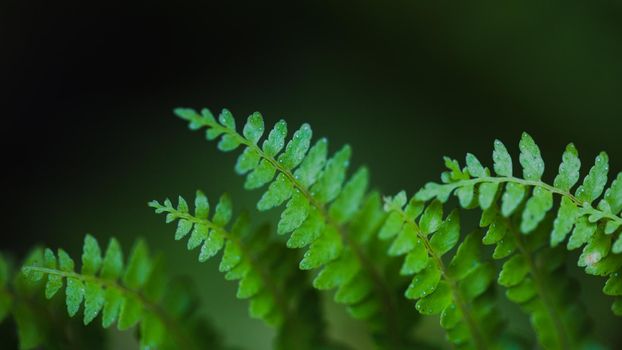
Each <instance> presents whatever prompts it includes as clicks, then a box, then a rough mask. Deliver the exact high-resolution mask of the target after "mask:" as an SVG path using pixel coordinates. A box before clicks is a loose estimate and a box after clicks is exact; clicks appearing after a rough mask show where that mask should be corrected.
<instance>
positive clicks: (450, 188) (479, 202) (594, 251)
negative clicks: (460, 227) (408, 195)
mask: <svg viewBox="0 0 622 350" xmlns="http://www.w3.org/2000/svg"><path fill="white" fill-rule="evenodd" d="M519 146H520V150H521V153H520V164H521V166H522V168H523V177H522V178H519V177H516V176H514V175H513V167H512V158H511V156H510V154H509V153H508V151H507V149H506V147H505V146H504V145H503V143H501V141H498V140H496V141H495V144H494V152H493V160H494V170H495V172H496V176H493V175H491V172H490V170H488V169H487V168H485V167H484V166H482V164H481V163H480V161H479V160H478V159H477V158H476V157H475V156H474V155H472V154H467V157H466V163H467V166H466V167H465V168H464V169H461V168H460V166H459V164H458V162H457V161H455V160H452V159H449V158H445V164H446V166H447V167H448V169H449V171H448V172H445V173H443V175H442V176H441V179H442V181H443V183H441V184H438V183H428V184H426V186H425V187H424V188H423V189H421V190H420V191H419V192H418V193H417V194H416V196H415V197H416V198H417V199H418V200H422V201H427V200H430V199H432V198H437V199H438V200H440V201H442V202H445V201H447V199H448V198H449V195H451V194H452V193H455V194H456V196H458V197H459V199H460V205H461V206H463V207H465V208H471V207H478V206H479V207H481V208H482V210H486V209H488V208H489V207H491V205H492V204H493V203H495V201H496V200H497V199H498V198H501V214H502V215H503V216H504V217H509V216H511V215H512V214H513V213H514V212H516V211H517V210H518V209H519V208H523V209H522V213H521V215H520V218H521V220H520V230H521V232H522V233H523V234H530V233H531V232H532V231H534V230H535V229H536V228H537V227H538V226H539V225H540V223H541V222H542V221H543V220H544V218H545V217H546V215H547V213H548V212H549V211H550V210H551V209H553V206H554V201H553V196H554V195H557V196H559V197H560V198H561V201H560V205H559V209H558V210H557V214H556V219H555V222H554V225H553V228H552V230H551V234H550V239H549V241H550V245H551V246H553V247H554V246H557V245H558V244H559V243H561V242H563V241H564V240H565V239H566V236H567V235H568V234H569V233H570V232H571V231H572V234H571V235H570V238H569V240H568V243H567V246H566V248H567V249H568V250H573V249H577V248H580V247H582V246H584V248H583V253H582V254H581V257H580V258H579V262H578V265H579V266H581V267H585V271H586V272H587V273H588V274H591V275H597V276H605V277H609V279H608V280H607V284H606V285H605V288H604V289H603V291H604V292H605V293H606V294H608V295H613V296H616V297H618V298H617V299H616V302H614V304H613V305H612V310H613V312H614V313H615V314H618V315H622V301H620V299H619V297H620V296H622V288H617V287H615V288H613V286H617V285H618V284H622V283H621V282H618V280H619V278H618V277H617V276H618V275H617V274H615V272H617V271H619V270H620V269H622V254H620V253H622V235H620V228H621V227H622V217H620V213H621V212H622V173H620V174H618V176H617V177H616V179H615V180H614V181H612V183H611V186H610V187H609V188H608V189H607V190H606V191H605V187H606V184H607V175H608V173H609V164H608V162H609V159H608V156H607V154H606V153H604V152H601V153H600V154H599V155H598V156H597V157H596V160H595V164H594V166H592V167H591V168H590V170H589V173H588V175H587V176H585V178H584V179H583V182H582V184H581V185H580V186H579V187H578V188H577V189H576V190H575V191H574V193H572V192H571V189H572V188H573V187H574V185H575V184H576V183H577V182H578V181H579V179H580V174H579V170H580V167H581V161H580V160H579V156H578V151H577V150H576V148H575V146H574V145H573V144H569V145H568V146H567V147H566V150H565V152H564V154H563V156H562V163H561V165H560V166H559V172H558V174H557V176H556V177H555V180H554V183H553V185H551V184H547V183H546V182H544V181H542V179H541V178H542V175H543V174H544V168H545V165H544V161H543V160H542V157H541V155H540V149H539V148H538V146H537V145H536V143H535V141H534V140H533V139H532V138H531V136H529V135H528V134H526V133H523V135H522V137H521V141H520V144H519ZM503 187H505V191H504V193H503V195H502V196H497V194H498V193H499V192H500V191H501V190H502V189H503ZM530 190H532V191H531V197H529V191H530ZM603 193H604V195H603ZM601 195H602V197H601ZM599 198H600V201H599V202H598V205H597V206H596V207H594V206H593V205H592V203H593V202H594V201H596V200H598V199H599ZM614 238H615V239H614ZM612 242H613V243H612ZM607 285H608V286H607Z"/></svg>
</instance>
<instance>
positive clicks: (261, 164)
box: [175, 108, 405, 348]
mask: <svg viewBox="0 0 622 350" xmlns="http://www.w3.org/2000/svg"><path fill="white" fill-rule="evenodd" d="M175 113H176V114H177V115H178V116H179V117H181V118H182V119H185V120H187V121H188V122H189V127H190V129H193V130H197V129H201V128H203V127H205V128H206V129H207V131H206V138H207V139H208V140H215V139H216V138H220V141H219V142H218V148H219V149H220V150H222V151H225V152H227V151H232V150H234V149H236V148H238V147H240V146H241V147H242V148H243V151H242V153H241V154H240V156H239V157H238V159H237V163H236V166H235V170H236V172H237V173H238V174H240V175H246V181H245V183H244V187H245V188H246V189H249V190H250V189H257V188H261V187H264V186H267V190H266V192H265V193H264V194H263V196H262V197H261V199H260V200H259V202H258V203H257V208H258V209H259V210H261V211H263V210H268V209H271V208H274V207H278V206H281V205H282V204H284V203H286V206H285V209H284V210H283V211H282V213H281V217H280V220H279V223H278V230H277V231H278V233H279V234H290V236H289V239H288V241H287V246H288V247H290V248H306V252H305V253H304V257H303V259H302V260H301V261H300V264H299V267H300V268H301V269H303V270H313V269H321V271H320V272H319V274H318V275H317V277H316V279H315V281H314V283H313V284H314V286H315V287H316V288H318V289H334V288H336V289H337V293H336V294H335V300H336V301H337V302H339V303H342V304H345V305H348V306H349V308H350V310H351V311H352V312H351V313H352V314H353V315H355V316H358V317H360V318H364V319H367V320H372V319H378V318H382V319H384V320H385V321H384V323H383V324H384V325H385V327H384V332H385V333H386V334H387V335H388V338H389V339H391V340H390V341H391V342H393V346H394V347H395V348H397V347H400V346H401V345H399V343H401V342H402V340H401V335H400V334H396V332H397V333H399V332H401V331H402V330H403V329H404V328H405V327H404V326H402V325H400V324H399V319H400V317H399V315H398V310H397V308H396V305H397V303H396V298H395V296H394V288H393V287H392V286H390V285H389V284H388V282H387V280H386V278H385V276H384V275H383V272H382V271H379V270H378V269H377V267H376V266H375V265H374V264H372V262H371V260H370V258H369V256H368V253H367V251H366V249H367V247H366V246H365V244H364V243H365V242H363V241H359V240H357V238H356V237H354V236H356V235H352V234H351V230H350V226H352V225H355V223H354V221H353V218H354V216H355V215H357V213H359V212H360V208H361V205H362V203H363V200H364V199H365V198H367V197H368V195H367V187H368V177H369V175H368V171H367V169H365V168H361V169H359V170H357V171H356V172H355V173H354V175H353V176H352V177H351V178H350V179H349V180H347V181H346V178H347V176H346V173H347V169H348V165H349V159H350V154H351V149H350V147H349V146H347V145H346V146H344V147H342V148H341V149H340V150H339V151H337V152H336V153H335V154H334V155H333V156H332V157H330V158H329V157H328V156H327V152H328V142H327V140H326V139H325V138H322V139H320V140H318V141H316V143H315V144H314V145H313V146H311V138H312V131H311V127H310V126H309V125H308V124H303V125H302V126H301V127H300V128H299V129H298V130H297V131H296V132H295V133H294V134H293V136H292V138H291V140H290V141H289V142H287V145H286V144H285V141H286V136H287V124H286V122H285V121H283V120H281V121H279V122H278V123H277V124H276V125H275V126H274V128H273V129H272V130H271V131H270V132H269V134H268V136H267V138H266V139H265V140H264V141H263V143H262V144H261V146H259V141H260V139H261V138H262V136H263V134H264V131H265V126H264V121H263V118H262V116H261V115H260V114H259V113H253V114H252V115H251V116H249V117H248V120H247V122H246V124H245V125H244V127H243V131H242V134H240V133H238V132H237V131H236V122H235V119H234V118H233V116H232V114H231V113H230V112H229V111H228V110H226V109H225V110H223V111H222V113H221V114H220V115H219V117H218V121H217V120H216V119H215V118H214V117H213V115H212V114H211V112H210V111H209V110H207V109H203V110H202V111H201V114H198V113H197V112H195V111H194V110H192V109H185V108H179V109H176V110H175ZM378 212H380V215H382V212H381V211H380V210H379V209H378ZM372 216H374V217H376V214H373V215H372ZM369 224H370V225H377V222H369ZM365 230H368V228H365ZM372 296H375V297H374V298H372Z"/></svg>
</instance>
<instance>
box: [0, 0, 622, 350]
mask: <svg viewBox="0 0 622 350" xmlns="http://www.w3.org/2000/svg"><path fill="white" fill-rule="evenodd" d="M621 16H622V5H621V4H620V2H618V1H563V2H562V1H559V2H558V1H546V2H541V1H521V2H507V3H499V2H497V1H477V2H464V3H462V2H448V1H434V2H413V1H384V2H376V1H340V2H336V1H335V2H329V1H294V2H284V1H283V2H280V1H279V2H252V3H245V2H243V1H235V2H233V1H231V2H224V1H219V2H215V1H213V2H210V1H182V0H180V1H174V2H173V1H128V2H123V3H122V4H117V3H115V2H114V1H63V0H61V1H36V0H32V1H22V0H3V1H2V2H1V3H0V86H1V87H2V90H3V92H2V94H1V97H0V103H2V109H1V112H0V113H2V115H3V117H4V118H3V121H2V127H1V128H0V132H1V133H2V134H1V135H2V137H1V138H0V140H1V141H0V142H2V150H3V151H2V154H3V160H2V163H3V164H4V166H3V170H2V173H3V174H5V175H6V177H5V180H4V182H3V185H4V186H3V188H4V190H3V193H4V196H3V198H2V201H3V202H4V205H3V206H4V207H5V209H4V210H3V220H2V231H3V233H2V239H1V240H0V250H3V251H10V252H13V254H16V255H18V256H19V255H20V254H23V253H24V252H25V251H26V250H27V248H28V247H30V246H32V245H33V244H36V243H42V244H46V245H50V246H54V247H57V246H63V247H67V248H68V249H69V250H70V252H72V253H74V254H78V252H79V247H80V244H81V242H82V238H83V234H84V233H86V232H90V233H92V234H94V235H96V236H97V237H100V238H102V239H105V238H106V237H109V236H111V235H114V236H116V237H118V238H119V239H120V240H121V241H122V242H123V243H124V245H125V246H128V247H129V245H130V244H131V242H132V241H133V240H134V238H135V237H137V236H142V237H145V238H147V240H148V241H149V242H150V244H151V246H152V247H153V248H154V249H156V250H158V249H162V250H164V251H165V252H166V254H167V256H168V259H169V261H171V264H170V265H171V269H173V271H174V272H179V273H186V274H189V275H191V276H193V277H194V278H195V280H196V281H197V283H198V288H199V291H200V292H201V295H202V299H203V305H204V310H203V311H204V312H205V314H207V315H209V317H210V318H211V319H212V320H213V322H214V324H215V325H216V326H217V327H218V328H219V329H220V330H221V331H222V332H223V333H224V334H225V338H226V340H227V342H228V343H230V344H236V345H241V346H243V347H244V348H246V349H256V350H262V349H269V348H270V341H271V337H272V336H273V334H272V332H271V331H270V330H269V329H268V328H267V327H265V326H264V325H263V324H261V323H260V322H259V321H254V320H249V319H248V318H247V317H246V314H247V311H246V303H245V302H242V301H237V300H236V299H235V298H234V290H235V286H234V284H232V283H228V282H225V281H224V280H223V278H222V276H221V275H220V274H219V273H218V272H217V271H216V268H215V266H216V264H215V262H211V263H207V264H202V265H199V264H198V263H197V262H196V256H195V254H193V253H187V252H186V251H185V245H184V244H183V243H173V241H172V232H171V230H172V227H170V226H166V225H164V224H163V222H162V221H163V220H162V218H161V217H156V216H155V215H154V214H153V213H152V211H151V210H150V209H149V208H147V206H146V203H147V201H148V200H151V199H163V198H165V197H175V196H176V195H177V194H182V195H184V196H191V195H192V194H193V192H194V190H195V189H197V188H200V189H203V190H204V191H205V192H206V193H207V194H208V195H209V196H210V197H212V198H216V197H217V196H218V195H219V194H220V193H222V192H229V193H231V194H232V196H233V198H234V199H235V203H236V204H237V207H238V208H240V207H247V208H251V207H252V206H253V205H254V203H255V201H256V200H257V198H258V196H259V195H260V193H247V192H244V191H242V190H241V184H242V183H243V179H242V178H240V177H237V176H234V174H233V170H232V169H233V164H234V161H235V157H232V156H230V155H223V154H220V153H218V152H217V151H216V150H215V147H214V145H213V144H212V145H210V144H207V143H206V142H205V141H204V140H203V139H202V137H201V136H200V135H199V134H196V133H190V132H188V131H187V130H186V127H185V125H184V123H182V122H181V121H179V120H177V119H176V118H174V117H173V116H172V114H171V110H172V108H173V107H176V106H188V107H195V108H201V107H209V108H211V109H212V110H213V111H215V112H217V111H219V110H220V109H221V108H223V107H227V108H229V109H230V110H232V111H233V113H234V115H236V116H237V117H238V118H239V119H240V120H241V119H242V118H245V117H246V115H248V114H250V113H251V112H253V111H255V110H259V111H261V112H262V113H263V115H264V117H265V118H266V120H267V121H268V122H269V123H274V122H276V121H277V120H278V119H279V118H286V119H287V120H288V122H289V123H290V125H291V126H292V128H293V127H297V126H298V125H299V124H300V123H302V122H303V121H308V122H310V123H311V124H312V126H313V128H314V132H315V134H316V135H323V136H327V137H328V138H329V140H331V144H332V147H333V149H335V148H336V147H337V146H339V145H341V144H343V143H350V144H351V145H352V146H353V149H354V163H355V164H367V165H368V166H369V167H370V168H371V170H372V174H373V175H372V176H373V184H374V186H375V187H377V188H378V189H380V190H381V191H382V192H383V193H388V194H391V193H395V192H397V191H398V190H400V189H406V190H407V191H408V192H409V193H413V192H414V191H415V190H416V189H417V188H419V187H420V186H422V185H423V184H424V183H425V182H426V181H430V180H435V179H437V177H438V174H439V173H440V171H441V170H442V161H441V157H442V156H443V155H449V156H452V157H455V158H461V159H462V157H463V155H464V153H465V152H466V151H471V152H473V153H475V154H476V155H478V156H479V157H480V159H486V160H487V161H488V164H490V161H489V159H490V153H491V149H492V142H493V140H494V138H500V139H502V140H504V141H505V143H506V144H507V145H508V146H510V145H511V146H513V150H514V154H517V153H516V152H517V147H515V145H516V144H517V142H518V139H519V137H520V133H521V131H528V132H529V133H531V134H532V136H534V138H535V139H536V140H537V142H538V143H539V144H540V146H541V149H542V151H543V155H544V158H545V161H546V162H547V163H548V164H549V167H548V172H547V174H548V175H547V176H548V178H549V179H551V178H552V177H553V176H554V173H555V169H556V167H557V165H556V164H557V163H558V161H559V159H560V156H561V152H562V151H563V148H564V146H565V144H566V143H567V142H569V141H574V142H575V144H576V145H577V147H578V148H579V150H580V152H581V155H582V156H583V159H584V163H585V164H587V163H590V162H591V160H592V159H593V157H594V156H595V155H596V153H597V152H598V151H599V150H601V149H603V150H607V151H608V152H609V155H610V157H611V159H612V165H611V169H612V172H617V171H620V170H622V149H621V147H620V135H622V121H621V120H622V119H621V117H622V98H621V96H620V93H621V92H622V64H621V62H622V21H620V18H621ZM584 168H586V167H584ZM262 215H263V214H262ZM265 217H266V218H267V217H269V215H267V216H265ZM261 219H262V216H261V215H258V218H257V220H261ZM578 276H580V277H581V278H582V284H583V287H582V288H583V289H582V293H583V294H582V295H583V297H584V302H586V304H587V305H588V309H589V311H590V314H591V315H592V316H593V317H594V318H595V320H596V323H597V326H598V329H599V331H598V336H599V337H600V338H601V339H606V340H608V341H609V342H610V344H612V346H616V344H617V345H620V344H621V343H620V340H621V337H622V335H621V334H620V333H619V332H617V331H616V330H618V329H619V326H620V321H618V320H616V319H614V318H613V317H612V316H611V314H610V311H609V302H610V301H609V300H607V298H604V297H602V296H601V294H600V288H601V286H602V283H603V281H601V280H597V279H594V278H586V277H583V276H582V275H581V274H580V273H579V274H578ZM327 299H329V297H328V296H327ZM327 309H328V315H329V320H330V323H331V324H332V325H333V326H334V331H333V333H334V336H335V337H337V338H341V339H346V340H347V341H348V342H350V343H351V344H354V345H355V346H356V348H357V349H365V348H366V347H367V346H368V339H365V337H362V336H360V331H361V325H360V324H358V323H356V322H353V321H350V320H349V319H348V318H347V317H346V316H345V313H344V311H343V310H342V309H341V308H340V307H338V306H334V305H332V304H330V302H327ZM412 311H413V312H414V308H413V310H412ZM514 314H516V315H518V316H516V317H518V318H519V320H518V321H517V324H518V326H517V327H518V329H519V331H520V329H521V327H524V329H526V326H524V323H525V320H524V319H522V318H521V317H522V316H521V314H520V312H519V311H516V312H515V313H514ZM426 322H427V323H429V322H431V323H430V326H429V327H428V326H427V323H426V324H424V331H421V333H423V334H425V335H426V336H427V337H429V338H438V337H440V335H439V333H438V330H435V327H433V324H434V323H436V322H437V321H436V320H432V321H426ZM521 324H523V326H521ZM425 327H427V328H425ZM428 329H429V330H428ZM525 331H526V330H525ZM123 337H124V336H123V335H120V336H119V340H118V342H119V343H118V344H117V345H116V346H117V347H122V345H120V344H125V345H127V339H124V338H123ZM125 345H123V346H125Z"/></svg>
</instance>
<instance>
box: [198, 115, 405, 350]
mask: <svg viewBox="0 0 622 350" xmlns="http://www.w3.org/2000/svg"><path fill="white" fill-rule="evenodd" d="M204 125H205V126H207V127H208V128H214V129H218V130H219V131H222V133H225V134H228V135H230V136H232V137H234V138H236V140H237V141H238V142H239V143H240V144H243V145H245V146H246V147H250V148H252V149H253V150H254V151H255V152H257V154H259V156H260V157H261V158H263V159H265V160H266V161H268V162H269V163H270V164H272V166H273V167H274V168H275V169H276V170H277V171H278V172H280V173H282V174H283V175H284V176H285V177H287V179H288V180H289V181H290V182H291V183H292V184H293V186H294V187H295V188H296V189H297V190H298V191H300V193H301V194H302V195H304V196H305V198H306V199H307V201H308V202H309V203H310V204H311V205H312V206H314V207H315V208H316V209H317V210H318V212H319V213H320V214H321V215H322V217H323V218H324V221H325V222H326V223H327V224H328V225H329V226H331V227H332V228H333V229H334V230H335V231H336V232H339V235H340V236H341V238H342V240H343V241H345V242H346V243H347V244H348V245H349V246H350V247H351V248H352V250H353V251H354V253H355V255H356V257H357V259H358V260H359V262H360V263H361V265H362V266H363V268H364V269H365V271H367V272H368V273H369V276H370V278H371V279H372V280H373V281H374V288H375V289H376V293H377V294H378V295H379V296H380V299H381V300H382V301H383V310H384V313H385V315H386V317H387V320H388V323H389V324H388V325H387V330H388V333H389V336H390V338H391V339H392V342H393V343H394V345H395V346H399V345H400V344H401V337H400V335H399V330H400V329H401V328H400V325H399V323H400V322H399V317H398V316H397V301H396V300H395V296H394V295H393V293H391V289H390V288H389V287H388V285H387V282H386V280H385V279H384V278H383V277H382V274H381V273H380V272H379V271H378V269H377V268H376V266H375V265H374V264H373V263H372V262H371V260H370V259H369V257H368V256H367V254H366V253H365V252H364V250H363V249H362V247H361V246H360V245H359V244H358V243H357V242H356V241H355V240H353V239H351V238H350V236H349V235H348V233H347V231H346V229H345V228H344V227H342V226H341V225H339V224H338V223H336V222H335V221H334V220H333V219H332V218H331V216H330V215H329V214H328V212H327V210H326V208H325V206H324V205H323V204H322V203H319V202H318V201H317V200H316V199H315V198H314V197H313V196H312V195H311V193H309V191H308V189H307V188H306V187H305V186H303V185H302V184H301V183H300V182H299V181H298V180H297V179H296V177H295V176H294V175H293V174H292V173H291V171H290V170H289V169H287V168H284V167H283V166H282V165H281V164H280V163H279V162H278V161H277V160H276V159H274V158H273V157H271V156H268V155H266V154H265V153H264V152H263V150H262V149H261V148H260V147H259V146H257V145H256V144H255V143H252V142H250V141H249V140H247V139H246V138H244V137H243V136H242V135H240V134H238V133H237V132H236V131H235V130H231V129H227V128H225V127H223V126H221V125H219V124H218V123H214V124H208V123H206V122H204Z"/></svg>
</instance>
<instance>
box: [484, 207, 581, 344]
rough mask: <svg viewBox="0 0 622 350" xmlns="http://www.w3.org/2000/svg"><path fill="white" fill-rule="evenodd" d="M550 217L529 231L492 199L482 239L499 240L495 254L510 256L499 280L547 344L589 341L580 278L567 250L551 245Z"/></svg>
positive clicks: (506, 257) (486, 243)
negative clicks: (568, 269)
mask: <svg viewBox="0 0 622 350" xmlns="http://www.w3.org/2000/svg"><path fill="white" fill-rule="evenodd" d="M551 221H552V220H545V221H543V222H542V224H541V225H539V227H538V228H536V229H535V230H534V231H533V232H532V233H531V234H529V235H524V234H521V233H520V232H518V230H517V229H516V226H517V225H516V224H514V223H513V222H511V221H510V218H506V217H504V216H503V215H501V213H500V212H499V209H498V208H497V206H496V204H493V205H491V206H490V207H489V208H488V209H487V210H486V211H484V214H483V215H482V217H481V220H480V226H481V227H482V228H486V227H487V228H488V229H487V232H486V235H485V236H484V238H483V239H482V242H483V243H484V244H485V245H495V250H494V252H493V258H494V259H505V262H504V264H503V266H502V268H501V271H500V274H499V277H498V283H499V284H500V285H502V286H503V287H505V288H507V289H506V292H505V295H506V297H507V298H508V299H509V300H510V301H512V302H514V303H517V304H519V305H521V306H522V308H523V310H525V311H526V312H527V313H528V314H529V315H530V320H531V324H532V328H533V330H534V331H535V333H536V335H537V337H538V340H539V343H540V344H542V346H543V347H544V348H545V349H568V348H572V347H576V346H577V344H584V345H585V344H587V341H588V338H587V332H588V331H589V330H590V325H589V322H588V319H587V317H586V312H585V308H584V307H583V305H581V303H579V302H578V301H577V298H578V288H576V281H574V280H573V279H572V278H570V276H568V275H567V274H566V273H565V271H564V270H565V265H564V262H565V258H566V251H565V250H564V249H563V248H562V247H555V248H552V247H549V246H548V244H547V241H548V235H549V232H550V229H551V225H552V223H551Z"/></svg>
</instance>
